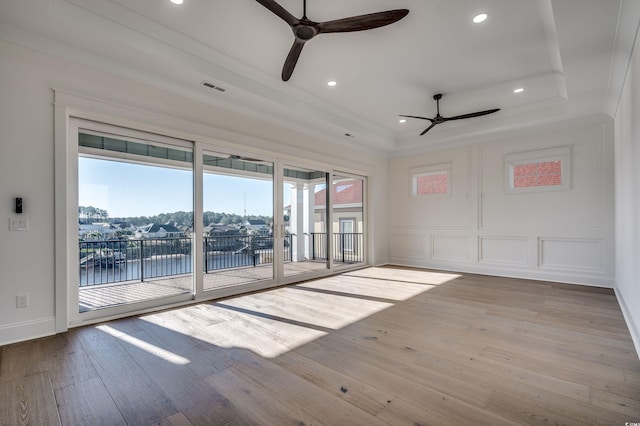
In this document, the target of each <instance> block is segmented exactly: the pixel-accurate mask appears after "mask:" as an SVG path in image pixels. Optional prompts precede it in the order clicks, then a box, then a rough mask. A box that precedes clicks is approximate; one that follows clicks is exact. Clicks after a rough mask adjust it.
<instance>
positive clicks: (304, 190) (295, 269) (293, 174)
mask: <svg viewBox="0 0 640 426" xmlns="http://www.w3.org/2000/svg"><path fill="white" fill-rule="evenodd" d="M328 179H329V174H328V173H326V172H322V171H318V170H309V169H303V168H297V167H290V166H286V167H285V168H284V169H283V193H282V195H283V197H282V199H283V207H282V217H283V218H284V242H283V245H284V256H283V264H284V265H283V270H284V276H285V277H288V276H292V275H297V274H304V273H309V272H314V271H321V270H327V269H328V268H329V258H328V239H327V217H328V216H327V183H328Z"/></svg>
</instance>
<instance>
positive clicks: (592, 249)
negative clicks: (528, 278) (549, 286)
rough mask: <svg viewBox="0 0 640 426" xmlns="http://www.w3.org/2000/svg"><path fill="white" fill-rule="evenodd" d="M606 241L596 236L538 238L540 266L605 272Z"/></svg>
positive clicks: (563, 269) (565, 269)
mask: <svg viewBox="0 0 640 426" xmlns="http://www.w3.org/2000/svg"><path fill="white" fill-rule="evenodd" d="M604 256H605V253H604V241H603V240H602V239H595V238H558V237H553V238H549V237H543V238H538V266H539V267H540V268H542V269H555V270H562V271H575V272H596V273H602V274H604V273H605V272H606V271H605V267H604V265H605V263H604Z"/></svg>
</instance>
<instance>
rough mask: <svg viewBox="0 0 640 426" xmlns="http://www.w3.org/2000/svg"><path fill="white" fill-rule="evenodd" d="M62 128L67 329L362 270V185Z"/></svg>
mask: <svg viewBox="0 0 640 426" xmlns="http://www.w3.org/2000/svg"><path fill="white" fill-rule="evenodd" d="M69 123H70V129H71V130H70V135H71V137H70V138H69V147H70V148H69V155H70V157H69V163H68V164H70V168H69V170H70V175H71V176H74V175H77V181H73V182H71V183H70V184H69V189H70V194H72V195H71V196H70V198H69V199H67V210H66V212H67V213H66V215H65V217H66V220H67V222H66V225H65V226H66V229H69V230H71V231H68V232H67V233H66V234H67V235H68V234H73V235H70V236H69V237H68V239H67V240H66V247H67V249H66V260H65V264H66V271H67V276H68V277H69V278H67V279H66V280H65V282H66V283H67V284H68V297H67V302H68V303H67V306H69V308H68V310H67V311H68V313H69V316H70V320H71V323H74V324H80V323H83V322H84V321H95V320H97V319H100V318H103V317H114V316H121V315H123V314H128V313H131V312H137V311H141V310H148V309H153V308H155V307H160V306H164V305H170V304H174V303H181V302H187V301H190V300H197V299H199V300H205V299H210V298H214V297H219V296H226V295H230V294H237V293H241V292H243V291H253V290H258V289H261V288H267V287H270V286H274V285H278V284H283V283H291V282H294V281H296V280H301V279H304V278H307V277H313V276H322V275H323V274H326V273H329V272H331V271H334V270H344V269H346V268H350V267H357V266H359V265H363V264H365V241H364V230H365V226H364V217H365V215H364V211H365V208H364V202H365V200H364V197H363V194H364V192H365V191H364V189H365V179H364V178H363V177H359V176H353V175H349V174H346V173H336V172H334V171H332V170H331V169H330V168H328V167H327V168H326V169H323V168H322V167H310V166H308V165H306V166H300V165H296V164H295V163H294V162H291V161H287V162H283V161H281V160H278V159H261V158H259V156H255V157H254V156H244V155H238V154H235V153H233V152H228V153H223V152H219V151H218V150H217V149H215V150H214V149H213V147H211V146H209V145H206V144H204V143H202V142H200V143H198V142H194V141H187V140H182V139H177V138H172V137H168V136H163V135H159V134H153V133H148V132H144V131H138V130H134V129H129V128H122V127H117V126H112V125H108V124H103V123H98V122H92V121H85V120H80V119H72V120H70V122H69ZM196 153H197V154H196ZM72 156H76V158H75V159H73V160H71V157H72ZM196 188H197V190H196ZM276 206H277V208H276ZM194 223H197V226H194ZM196 230H197V233H196ZM76 231H77V234H76Z"/></svg>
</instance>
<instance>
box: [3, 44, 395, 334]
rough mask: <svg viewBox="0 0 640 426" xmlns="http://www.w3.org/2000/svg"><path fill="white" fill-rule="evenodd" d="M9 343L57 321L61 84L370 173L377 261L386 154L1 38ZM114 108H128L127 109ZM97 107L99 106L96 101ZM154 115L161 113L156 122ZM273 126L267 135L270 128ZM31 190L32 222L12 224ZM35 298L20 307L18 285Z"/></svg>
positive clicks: (110, 103) (224, 135)
mask: <svg viewBox="0 0 640 426" xmlns="http://www.w3.org/2000/svg"><path fill="white" fill-rule="evenodd" d="M0 58H1V59H0V94H2V95H1V96H0V148H1V153H0V345H2V344H5V343H8V342H12V341H18V340H26V339H29V338H34V337H38V336H42V335H46V334H53V333H54V331H55V315H56V312H55V303H54V302H55V300H54V283H55V270H54V243H55V241H54V105H53V102H54V91H53V90H52V89H56V90H58V93H60V92H59V91H60V89H62V92H63V93H64V92H66V93H70V92H71V93H74V94H75V95H74V96H76V95H80V96H76V97H78V98H82V97H86V100H87V101H86V104H87V105H98V104H100V105H103V106H104V108H103V111H100V114H104V111H109V114H115V115H113V118H114V119H117V120H120V121H123V120H124V121H132V122H136V120H141V121H142V122H143V121H144V120H148V121H149V123H144V122H143V123H142V124H145V125H147V124H149V125H153V126H154V128H159V126H165V127H166V128H167V129H169V130H172V131H173V130H175V131H176V132H177V133H179V134H181V135H188V134H189V133H190V132H193V133H194V134H197V135H198V136H199V137H200V139H202V138H210V139H211V141H213V142H214V143H219V144H221V145H222V146H228V147H237V148H238V149H242V150H243V151H245V152H247V153H251V152H257V153H265V152H267V153H270V155H277V156H282V157H286V158H288V159H289V160H291V159H294V160H295V159H305V158H306V159H313V160H314V161H318V162H322V163H323V164H330V165H333V166H335V167H336V168H338V169H342V170H344V171H347V172H357V171H358V170H360V171H361V172H363V173H366V174H370V176H371V184H370V185H369V188H370V192H369V193H368V202H369V203H370V204H371V210H370V211H371V214H370V216H369V221H370V226H371V228H370V231H374V232H375V234H376V239H375V241H374V245H373V247H372V250H371V252H370V260H371V262H373V263H385V262H386V260H387V258H386V256H387V248H386V238H385V236H386V230H387V223H388V222H387V217H386V212H387V209H386V182H387V167H388V165H387V160H386V159H385V158H383V157H381V156H378V155H375V154H371V153H367V152H364V151H361V150H357V149H351V148H348V147H345V146H338V145H336V144H334V143H332V142H331V141H327V140H321V139H317V138H312V137H309V136H306V135H304V134H300V133H295V132H293V131H288V130H286V129H283V128H281V127H277V126H274V125H271V124H267V123H265V122H261V121H258V120H255V119H251V118H248V117H244V116H241V115H239V114H236V113H232V112H230V111H226V110H223V109H221V108H216V107H213V106H211V105H207V104H204V103H200V102H196V101H192V100H189V99H186V98H184V97H181V96H178V95H175V94H172V93H168V92H164V91H161V90H158V89H155V88H153V87H150V86H146V85H143V84H140V83H137V82H133V81H130V80H127V79H124V78H120V77H117V76H114V75H112V74H108V73H104V72H101V71H97V70H95V69H92V68H88V67H85V66H81V65H78V64H75V63H72V62H69V61H66V60H62V59H59V58H54V57H51V56H48V55H46V54H42V53H39V52H35V51H32V50H30V49H26V48H23V47H20V46H17V45H15V44H13V43H9V42H6V41H2V40H0ZM113 111H124V113H120V116H117V115H118V113H117V112H116V113H113ZM89 112H91V113H93V112H95V111H89ZM151 121H153V123H151ZM265 135H268V136H265ZM18 196H20V197H23V199H24V206H25V212H24V213H23V214H22V215H21V216H22V217H23V218H28V219H29V231H27V232H9V226H8V224H9V218H10V217H14V216H15V214H13V199H14V198H15V197H18ZM18 294H29V297H30V306H29V307H27V308H21V309H18V308H16V295H18Z"/></svg>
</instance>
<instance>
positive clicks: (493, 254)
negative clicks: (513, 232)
mask: <svg viewBox="0 0 640 426" xmlns="http://www.w3.org/2000/svg"><path fill="white" fill-rule="evenodd" d="M527 243H528V238H526V237H480V238H479V239H478V253H479V261H480V263H485V264H491V265H505V266H523V267H526V266H527V265H528V262H527V258H528V255H527Z"/></svg>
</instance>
